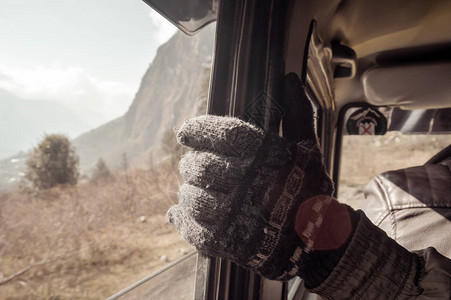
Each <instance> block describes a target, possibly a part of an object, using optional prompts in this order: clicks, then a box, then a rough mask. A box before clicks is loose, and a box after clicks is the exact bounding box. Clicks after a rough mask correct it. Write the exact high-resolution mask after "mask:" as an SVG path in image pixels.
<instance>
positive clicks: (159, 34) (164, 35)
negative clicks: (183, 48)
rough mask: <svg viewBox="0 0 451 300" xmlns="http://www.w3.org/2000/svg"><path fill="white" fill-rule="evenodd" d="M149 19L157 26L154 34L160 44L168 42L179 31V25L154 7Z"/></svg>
mask: <svg viewBox="0 0 451 300" xmlns="http://www.w3.org/2000/svg"><path fill="white" fill-rule="evenodd" d="M149 19H150V21H151V22H152V25H153V26H154V27H155V31H154V32H153V36H154V39H155V41H156V42H157V43H158V44H163V43H165V42H167V41H168V40H169V39H170V38H171V37H172V36H173V35H174V33H175V32H176V31H177V27H175V26H174V25H173V24H172V23H171V22H169V21H168V20H166V19H165V18H164V17H163V16H161V15H160V14H159V13H158V12H156V11H155V10H153V9H151V10H150V12H149Z"/></svg>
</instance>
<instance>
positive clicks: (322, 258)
mask: <svg viewBox="0 0 451 300" xmlns="http://www.w3.org/2000/svg"><path fill="white" fill-rule="evenodd" d="M178 140H179V142H181V143H182V144H184V145H186V146H189V147H191V148H193V149H194V151H191V152H188V153H187V154H186V155H185V156H184V157H183V158H182V161H181V162H180V171H181V174H182V176H183V178H184V180H185V183H184V184H183V185H182V187H181V188H180V192H179V204H178V205H176V206H173V207H172V208H171V209H170V210H169V212H168V219H169V221H170V222H172V223H173V224H174V225H175V226H176V228H177V229H178V230H179V232H180V234H181V235H182V237H183V238H184V239H186V240H187V241H188V242H190V243H191V244H193V245H194V246H195V247H196V248H197V249H199V251H202V252H205V253H207V254H209V255H212V256H218V257H222V258H226V259H230V260H232V261H234V262H236V263H238V264H240V265H242V266H245V267H247V268H249V269H251V270H253V271H255V272H257V273H259V274H261V275H263V276H265V277H267V278H270V279H276V280H288V279H290V278H292V277H294V276H300V277H302V278H303V279H304V280H305V283H306V286H307V288H309V289H310V290H312V291H313V292H315V293H318V294H320V295H321V296H323V297H324V298H327V299H347V298H348V299H349V298H352V299H397V298H398V299H411V298H415V297H420V296H422V297H426V296H431V297H432V295H436V297H438V298H437V299H446V298H443V297H444V296H445V295H447V293H449V283H450V272H449V260H447V259H444V258H440V257H439V255H438V253H434V251H433V250H427V251H426V252H424V254H423V255H418V254H415V253H410V252H409V251H407V250H406V249H404V248H403V247H401V246H400V245H398V244H397V243H396V242H395V241H394V240H392V239H390V238H389V237H388V236H387V235H386V234H385V233H384V232H383V231H382V230H380V229H378V228H377V227H376V226H374V225H373V224H372V223H371V222H370V221H369V220H368V219H367V218H366V216H365V215H364V214H363V213H362V212H355V211H354V210H353V209H352V208H350V207H348V206H346V205H344V204H341V203H339V202H338V201H336V200H335V199H334V198H332V197H331V196H330V195H331V194H332V192H333V184H332V182H331V180H330V178H329V177H328V175H327V173H326V172H325V170H324V166H323V163H322V157H321V154H320V152H319V150H318V147H317V144H316V141H311V140H303V141H301V142H300V143H296V144H293V143H287V142H286V141H284V140H283V139H281V138H280V137H278V136H276V135H273V134H269V133H264V132H263V131H261V130H260V129H258V128H256V127H254V126H252V125H251V124H249V123H246V122H243V121H241V120H239V119H235V118H228V117H215V116H203V117H199V118H195V119H191V120H188V121H187V122H186V123H185V124H184V125H183V126H182V128H181V129H180V131H179V133H178ZM440 260H442V261H441V263H437V262H438V261H440Z"/></svg>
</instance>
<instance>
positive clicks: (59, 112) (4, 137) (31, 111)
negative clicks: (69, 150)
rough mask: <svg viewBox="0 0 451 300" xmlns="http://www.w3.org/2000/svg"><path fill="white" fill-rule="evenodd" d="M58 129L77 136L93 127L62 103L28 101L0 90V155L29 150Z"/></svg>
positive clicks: (5, 155)
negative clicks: (46, 135)
mask: <svg viewBox="0 0 451 300" xmlns="http://www.w3.org/2000/svg"><path fill="white" fill-rule="evenodd" d="M55 128H58V132H59V133H64V134H66V135H68V136H70V137H75V136H77V135H79V134H81V133H83V132H85V131H86V130H88V129H89V128H90V126H89V125H88V124H87V123H85V122H84V121H83V119H82V118H81V117H80V116H79V115H78V114H76V113H75V112H73V111H72V110H70V109H69V108H67V107H66V106H64V105H63V104H60V103H56V102H52V101H43V100H26V99H22V98H20V97H17V96H15V95H13V94H11V93H9V92H7V91H5V90H2V89H0V141H1V144H0V158H5V157H8V156H10V155H13V154H16V153H18V152H19V151H27V150H28V149H30V148H32V147H33V146H34V145H36V143H37V142H38V141H39V140H40V139H42V137H43V136H44V134H45V133H53V132H54V131H55Z"/></svg>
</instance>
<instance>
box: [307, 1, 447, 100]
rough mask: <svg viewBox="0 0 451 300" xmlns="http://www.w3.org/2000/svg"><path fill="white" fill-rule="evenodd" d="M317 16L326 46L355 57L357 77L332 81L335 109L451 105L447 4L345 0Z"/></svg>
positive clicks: (438, 2)
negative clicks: (363, 105)
mask: <svg viewBox="0 0 451 300" xmlns="http://www.w3.org/2000/svg"><path fill="white" fill-rule="evenodd" d="M326 14H327V12H326ZM316 17H317V18H318V19H319V20H318V21H317V22H318V32H319V35H320V38H321V39H322V40H323V42H324V43H325V44H332V43H339V44H342V45H345V46H348V47H350V48H352V49H353V50H354V51H355V52H356V55H357V73H356V76H355V77H354V78H352V79H336V80H335V82H334V85H335V98H336V102H337V106H338V107H341V106H343V105H345V104H347V103H350V102H359V101H366V102H369V103H372V104H375V105H390V106H401V107H403V108H405V109H413V108H441V107H451V98H449V97H447V95H451V85H450V84H448V79H449V78H451V64H450V63H449V62H451V1H449V0H448V1H445V0H443V1H437V0H436V1H433V0H413V1H412V0H404V1H393V0H391V1H390V0H378V1H374V0H371V1H370V0H368V1H362V0H345V1H341V2H338V3H335V11H334V12H333V13H332V14H331V13H329V14H328V16H324V14H322V13H317V15H316ZM390 74H392V75H391V76H390ZM435 93H437V94H438V95H439V96H438V97H435Z"/></svg>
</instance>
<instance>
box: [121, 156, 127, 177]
mask: <svg viewBox="0 0 451 300" xmlns="http://www.w3.org/2000/svg"><path fill="white" fill-rule="evenodd" d="M121 169H122V171H124V172H125V171H127V170H128V159H127V153H126V152H123V153H122V160H121Z"/></svg>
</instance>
